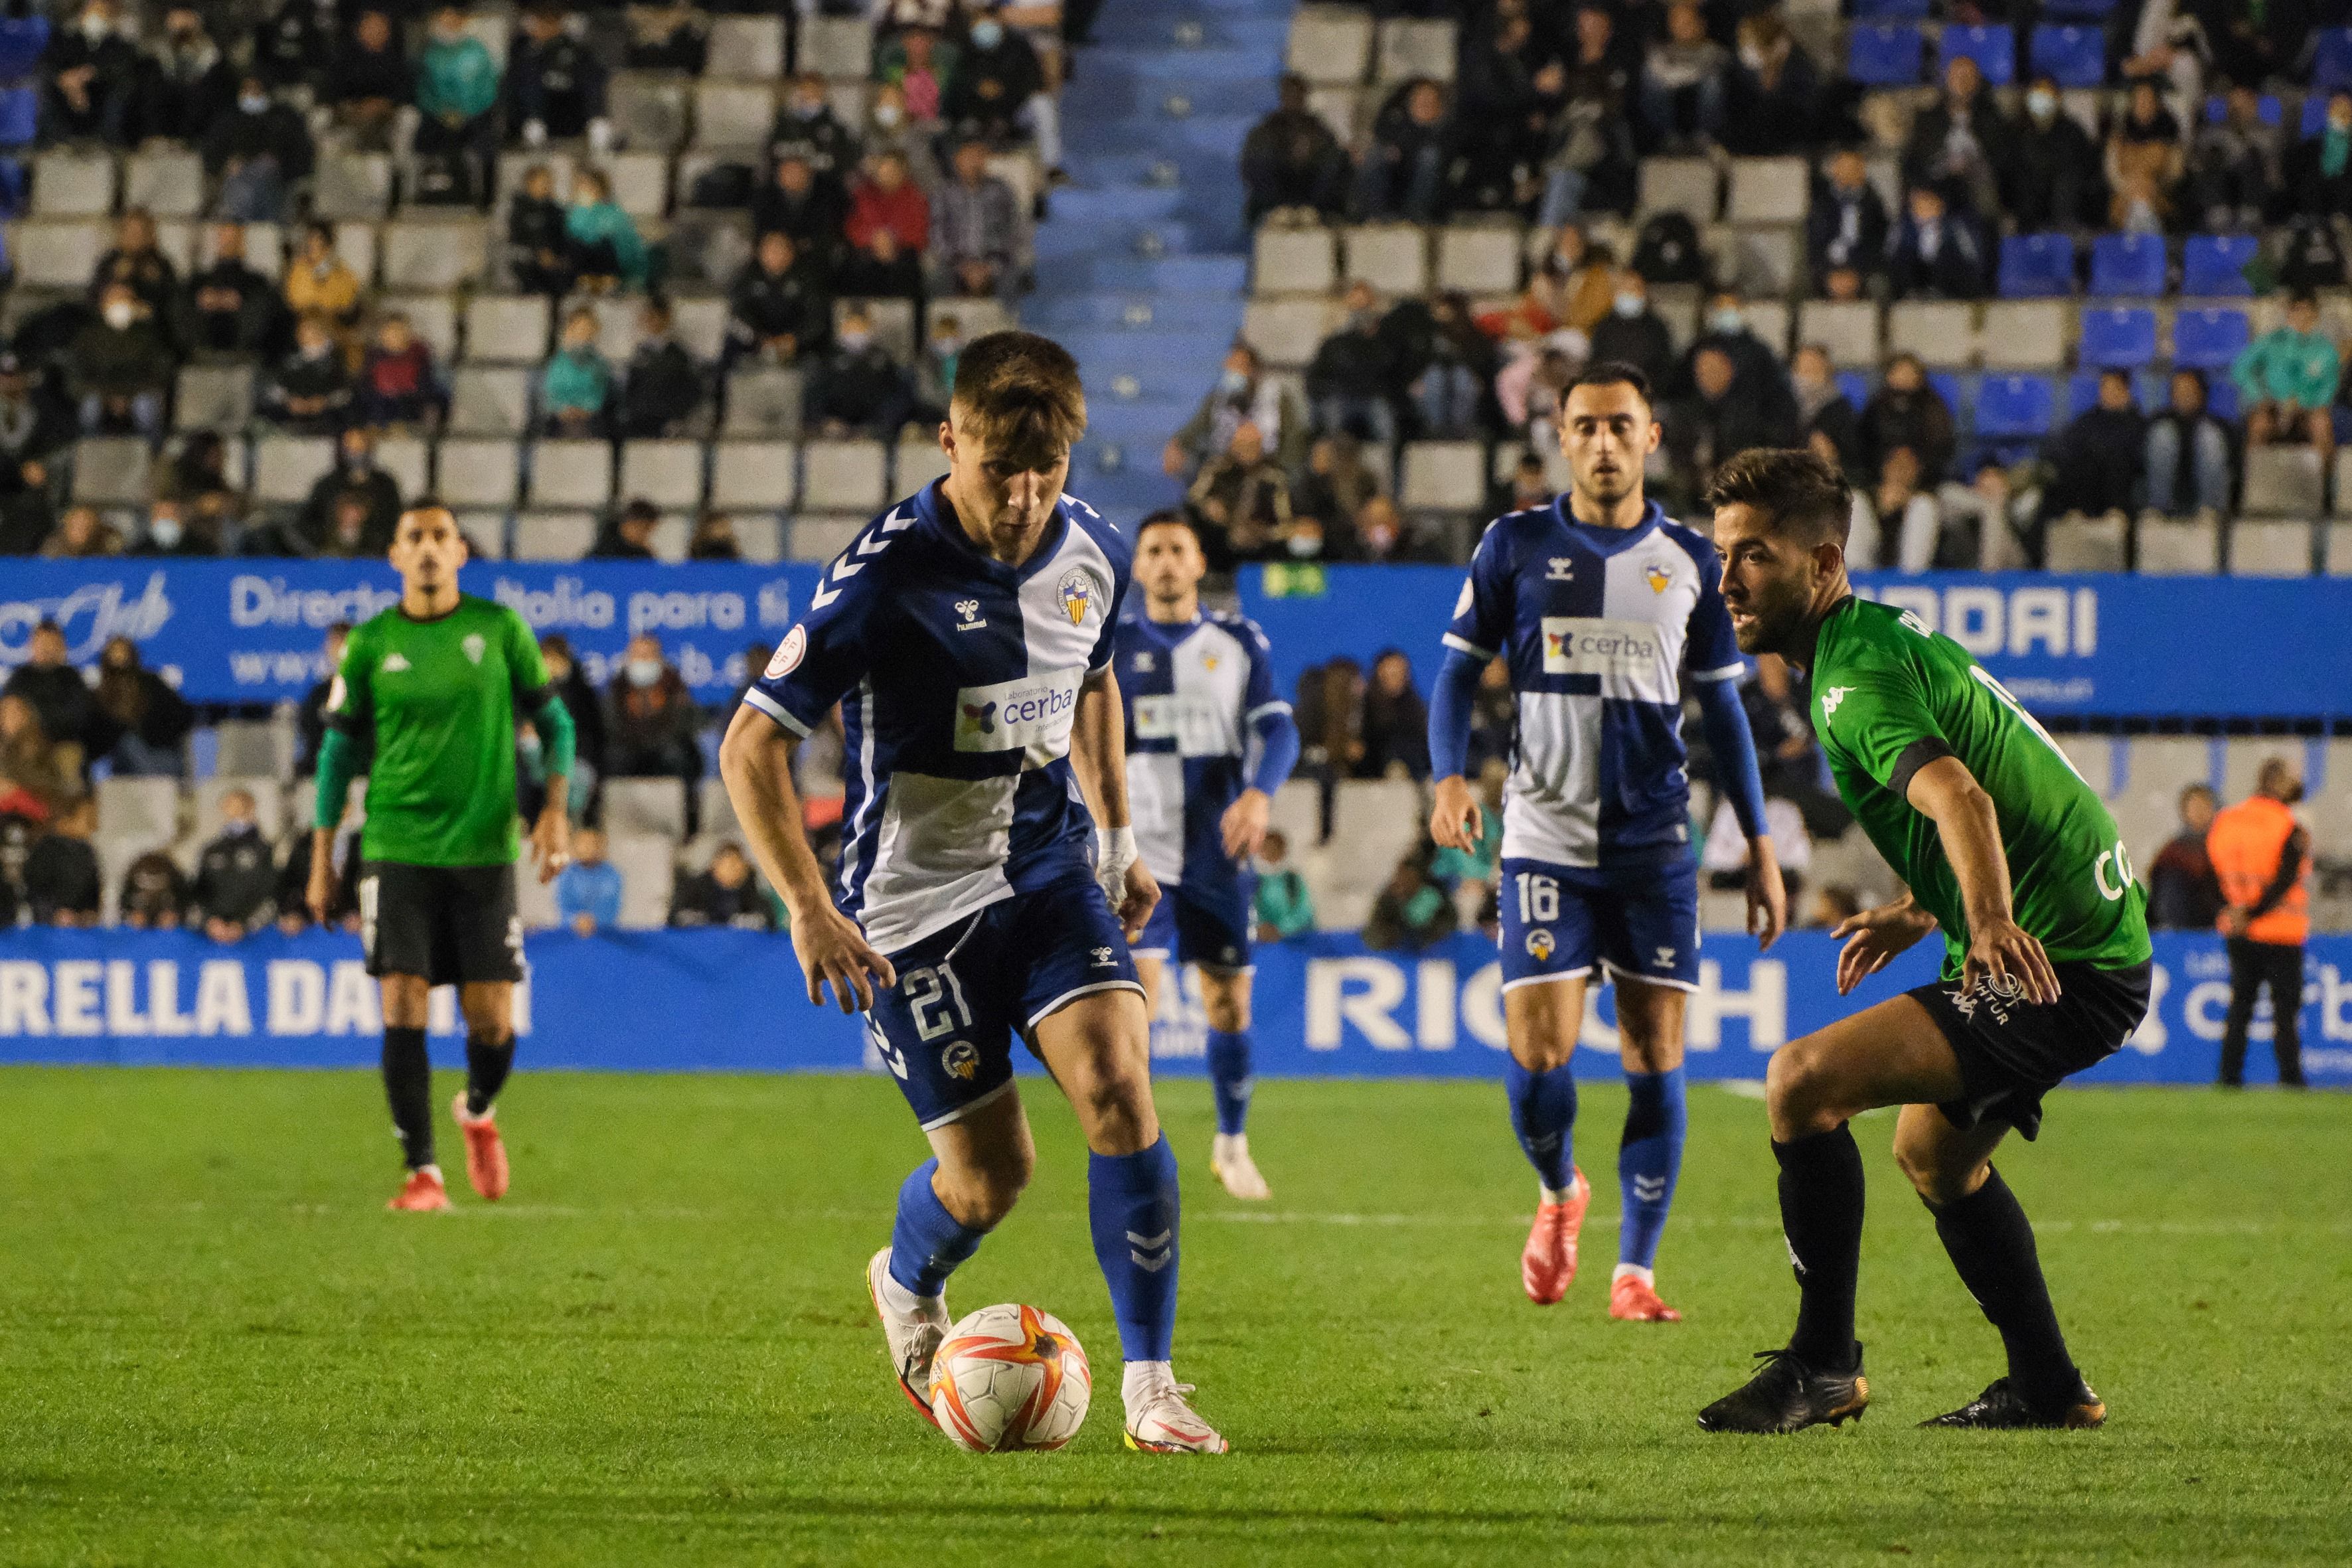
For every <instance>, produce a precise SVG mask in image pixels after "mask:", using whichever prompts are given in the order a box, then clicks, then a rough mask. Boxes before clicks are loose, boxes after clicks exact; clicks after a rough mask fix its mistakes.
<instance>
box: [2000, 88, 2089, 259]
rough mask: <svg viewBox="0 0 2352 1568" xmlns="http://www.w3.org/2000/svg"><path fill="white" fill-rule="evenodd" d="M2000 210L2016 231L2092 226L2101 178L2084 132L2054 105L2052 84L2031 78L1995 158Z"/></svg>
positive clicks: (2055, 96)
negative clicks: (2019, 112) (2020, 110)
mask: <svg viewBox="0 0 2352 1568" xmlns="http://www.w3.org/2000/svg"><path fill="white" fill-rule="evenodd" d="M2103 195H2105V176H2104V175H2103V174H2102V173H2101V171H2100V163H2099V150H2098V148H2097V147H2096V146H2095V145H2094V144H2093V142H2092V141H2091V137H2090V133H2089V132H2086V131H2084V129H2083V128H2082V126H2081V125H2079V124H2077V123H2076V122H2075V120H2074V116H2073V115H2071V114H2068V113H2067V112H2066V111H2065V110H2063V108H2061V107H2060V105H2059V101H2058V84H2057V82H2055V81H2054V80H2053V79H2051V78H2049V77H2048V76H2046V75H2045V76H2037V77H2035V78H2034V79H2033V82H2032V85H2031V86H2030V87H2028V88H2027V89H2025V113H2024V116H2023V117H2022V118H2021V119H2020V120H2019V121H2017V122H2016V124H2015V126H2014V127H2013V129H2012V133H2011V136H2010V138H2009V140H2008V142H2007V143H2006V147H2005V151H2004V153H2003V155H2002V156H2001V158H2000V201H2001V207H2002V209H2003V211H2004V212H2005V213H2006V214H2007V215H2008V216H2010V217H2011V219H2013V220H2015V222H2016V225H2017V231H2018V232H2019V233H2020V234H2035V233H2039V232H2041V231H2042V230H2044V229H2053V228H2076V227H2081V226H2090V225H2095V224H2097V223H2098V222H2099V221H2100V218H2101V215H2102V199H2101V198H2102V197H2103Z"/></svg>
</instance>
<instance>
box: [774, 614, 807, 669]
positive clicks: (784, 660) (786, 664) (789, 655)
mask: <svg viewBox="0 0 2352 1568" xmlns="http://www.w3.org/2000/svg"><path fill="white" fill-rule="evenodd" d="M807 652H808V628H807V627H806V626H794V627H793V629H792V630H791V631H788V632H786V633H785V634H784V640H783V641H782V642H780V643H778V644H777V645H776V651H775V653H774V655H773V656H772V657H771V658H769V660H768V679H770V680H782V679H783V678H784V677H785V676H787V675H790V674H791V673H792V672H793V671H794V670H795V669H798V668H800V667H801V658H802V657H803V655H805V654H806V653H807Z"/></svg>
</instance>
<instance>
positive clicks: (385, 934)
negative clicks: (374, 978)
mask: <svg viewBox="0 0 2352 1568" xmlns="http://www.w3.org/2000/svg"><path fill="white" fill-rule="evenodd" d="M360 945H361V947H362V949H363V950H364V951H365V952H366V953H367V972H368V973H370V974H421V975H423V976H424V977H425V980H426V981H427V982H428V983H429V984H435V985H464V984H471V983H472V982H475V981H478V980H520V979H521V978H522V973H523V971H522V916H521V914H520V913H519V912H518V911H517V910H516V908H515V868H513V867H512V866H411V865H409V864H407V863H405V862H404V861H399V860H371V861H369V862H368V863H367V864H366V865H365V866H364V867H362V868H361V871H360Z"/></svg>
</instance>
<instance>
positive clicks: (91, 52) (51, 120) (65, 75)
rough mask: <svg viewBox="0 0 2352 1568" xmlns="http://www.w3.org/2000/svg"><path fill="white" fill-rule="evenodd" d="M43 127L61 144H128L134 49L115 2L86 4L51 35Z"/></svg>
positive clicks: (45, 56)
mask: <svg viewBox="0 0 2352 1568" xmlns="http://www.w3.org/2000/svg"><path fill="white" fill-rule="evenodd" d="M41 74H42V78H43V80H44V89H43V91H42V94H41V129H42V131H43V132H45V133H46V134H47V135H49V136H51V137H54V138H55V139H56V140H58V141H60V142H80V141H92V140H98V141H104V142H109V143H110V144H112V145H114V146H118V147H121V146H127V145H129V144H130V138H131V130H132V129H133V127H132V124H131V109H132V103H133V100H134V99H135V98H136V96H137V93H138V87H139V74H140V61H139V50H138V47H137V46H135V45H134V44H132V43H131V39H130V37H129V35H128V34H127V33H126V32H125V31H124V29H123V26H122V18H121V7H120V6H119V5H116V4H115V0H89V4H88V5H84V6H82V8H81V10H80V12H79V15H78V16H75V17H74V19H73V20H72V21H71V22H69V23H63V22H61V24H60V25H59V26H58V27H57V28H56V29H55V30H54V31H52V32H51V33H50V34H49V42H48V46H47V47H46V48H45V49H44V50H43V51H42V53H41Z"/></svg>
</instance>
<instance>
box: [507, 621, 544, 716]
mask: <svg viewBox="0 0 2352 1568" xmlns="http://www.w3.org/2000/svg"><path fill="white" fill-rule="evenodd" d="M504 621H505V626H504V635H505V637H506V645H507V647H506V654H507V672H508V675H509V678H510V679H512V680H513V682H514V689H515V699H516V705H517V707H518V708H520V710H522V711H525V712H535V711H537V710H539V708H540V707H541V705H542V704H543V703H545V701H546V700H547V689H548V684H549V682H548V679H547V660H546V659H545V658H541V656H540V651H539V638H537V637H534V636H532V635H531V630H530V622H528V621H526V620H524V619H523V618H522V617H521V616H519V615H517V614H516V613H515V612H514V611H513V610H511V609H509V610H508V611H507V613H506V616H505V617H504Z"/></svg>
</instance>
